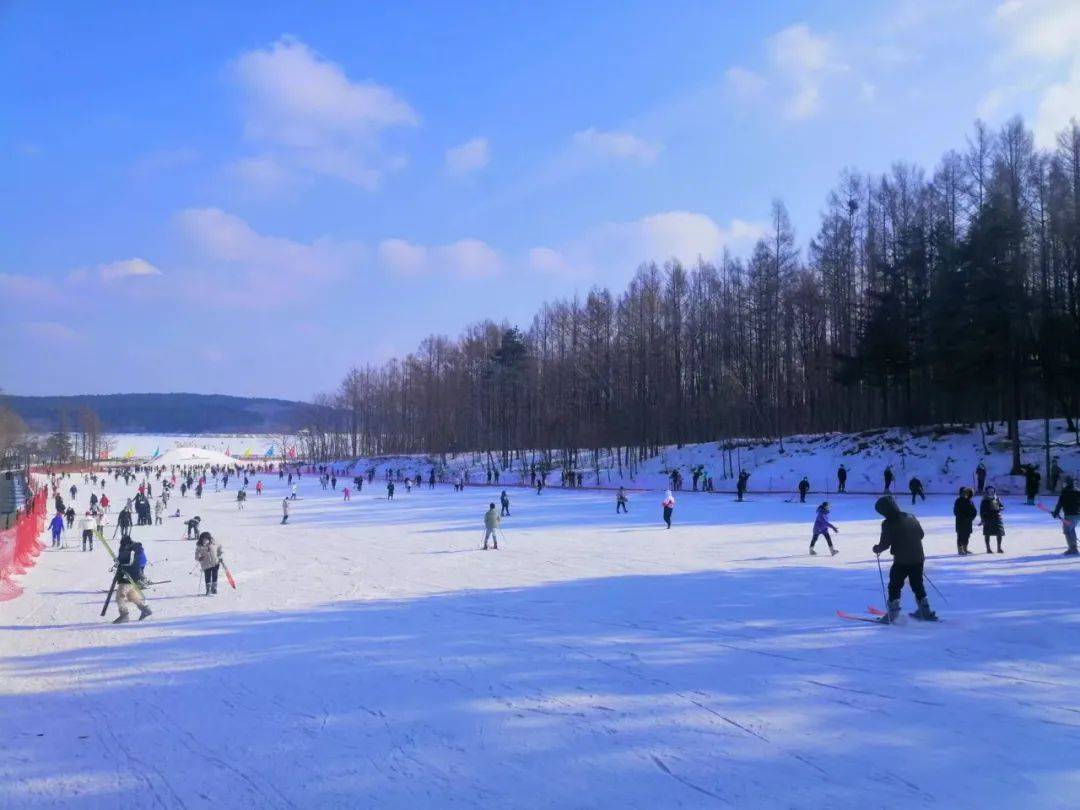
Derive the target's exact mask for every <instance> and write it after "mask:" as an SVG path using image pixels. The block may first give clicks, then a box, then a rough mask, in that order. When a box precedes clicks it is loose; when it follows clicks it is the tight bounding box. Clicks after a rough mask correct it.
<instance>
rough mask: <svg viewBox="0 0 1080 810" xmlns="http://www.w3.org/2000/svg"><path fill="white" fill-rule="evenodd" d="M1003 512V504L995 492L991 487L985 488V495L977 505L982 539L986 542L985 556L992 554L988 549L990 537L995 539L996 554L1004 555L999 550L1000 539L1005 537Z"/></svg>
mask: <svg viewBox="0 0 1080 810" xmlns="http://www.w3.org/2000/svg"><path fill="white" fill-rule="evenodd" d="M1004 511H1005V504H1003V503H1002V502H1001V500H1000V499H999V498H998V496H997V490H996V489H994V488H993V487H987V488H986V494H985V495H983V499H982V501H981V502H980V503H979V521H980V523H981V525H982V530H983V539H984V540H985V541H986V553H987V554H993V553H994V551H993V549H991V548H990V538H991V537H996V538H997V553H998V554H1004V553H1005V551H1004V550H1003V549H1002V548H1001V539H1002V538H1003V537H1004V536H1005V519H1004V518H1002V516H1001V513H1002V512H1004Z"/></svg>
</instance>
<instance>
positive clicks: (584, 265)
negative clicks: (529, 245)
mask: <svg viewBox="0 0 1080 810" xmlns="http://www.w3.org/2000/svg"><path fill="white" fill-rule="evenodd" d="M765 230H766V229H765V226H764V225H761V224H758V223H755V222H747V221H745V220H741V219H733V220H731V222H730V223H729V224H728V225H727V227H723V226H721V225H719V224H718V223H717V222H716V221H715V220H713V219H712V218H711V217H709V216H708V215H706V214H700V213H694V212H691V211H664V212H660V213H656V214H650V215H648V216H645V217H642V218H641V219H638V220H634V221H632V222H615V223H608V224H605V225H602V226H600V227H598V228H595V229H593V230H591V231H590V232H588V233H586V234H585V235H584V236H582V237H581V238H579V239H577V240H575V241H574V242H572V243H571V244H569V245H567V246H566V247H564V248H562V249H560V250H556V249H552V248H547V247H539V248H533V249H532V250H531V251H529V256H528V259H529V266H530V267H531V268H532V269H533V270H535V271H536V272H539V273H545V274H549V275H557V276H577V277H582V278H594V279H601V280H604V279H608V278H612V277H613V278H619V279H621V278H625V277H626V275H627V274H629V273H631V272H632V271H633V270H634V269H635V268H636V267H637V266H638V265H640V264H641V263H643V262H649V261H655V262H657V263H663V262H665V261H667V260H669V259H677V260H678V261H680V262H682V263H683V264H687V265H690V264H694V263H696V262H697V260H698V259H699V258H702V259H704V260H706V261H712V260H716V259H717V258H719V257H720V255H721V254H722V253H723V251H724V249H725V248H728V249H731V250H733V251H740V250H743V249H747V248H749V247H750V245H752V244H753V242H754V241H756V240H757V239H759V238H760V237H761V236H762V235H763V234H764V233H765Z"/></svg>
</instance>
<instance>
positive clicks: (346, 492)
mask: <svg viewBox="0 0 1080 810" xmlns="http://www.w3.org/2000/svg"><path fill="white" fill-rule="evenodd" d="M341 494H342V495H343V496H344V497H343V498H342V500H345V501H347V500H349V488H348V487H342V488H341Z"/></svg>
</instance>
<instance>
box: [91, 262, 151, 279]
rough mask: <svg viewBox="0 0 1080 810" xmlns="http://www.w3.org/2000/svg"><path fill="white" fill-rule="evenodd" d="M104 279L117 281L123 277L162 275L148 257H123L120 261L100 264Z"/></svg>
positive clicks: (100, 271)
mask: <svg viewBox="0 0 1080 810" xmlns="http://www.w3.org/2000/svg"><path fill="white" fill-rule="evenodd" d="M98 272H99V273H100V274H101V280H102V281H116V280H118V279H123V278H139V277H146V276H160V275H161V271H160V270H158V269H157V268H156V267H154V265H152V264H150V262H148V261H146V259H139V258H134V259H123V260H122V261H118V262H110V263H108V264H102V265H99V266H98Z"/></svg>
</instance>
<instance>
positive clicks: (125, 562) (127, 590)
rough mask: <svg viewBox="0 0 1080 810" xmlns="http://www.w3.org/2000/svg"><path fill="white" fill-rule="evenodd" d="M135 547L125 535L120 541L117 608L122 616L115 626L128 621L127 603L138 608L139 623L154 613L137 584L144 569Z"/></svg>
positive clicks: (117, 560)
mask: <svg viewBox="0 0 1080 810" xmlns="http://www.w3.org/2000/svg"><path fill="white" fill-rule="evenodd" d="M129 518H130V514H129ZM135 545H136V544H135V543H134V542H132V540H131V538H130V537H128V536H126V535H125V536H124V537H122V538H121V539H120V547H119V548H118V549H117V550H116V568H117V571H116V607H117V608H119V610H120V615H119V616H118V617H117V618H116V619H115V620H114V621H113V624H123V623H124V622H126V621H127V620H128V608H127V605H126V604H124V603H125V602H131V603H132V604H133V605H136V606H138V608H139V621H142V620H143V619H145V618H146V617H147V616H149V615H150V614H151V612H152V611H151V610H150V608H149V607H147V605H146V602H145V601H144V600H143V597H142V593H141V592H140V591H139V586H138V585H137V584H136V583H138V581H139V578H140V576H141V575H142V568H141V567H140V565H139V557H138V553H137V550H136V548H135Z"/></svg>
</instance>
